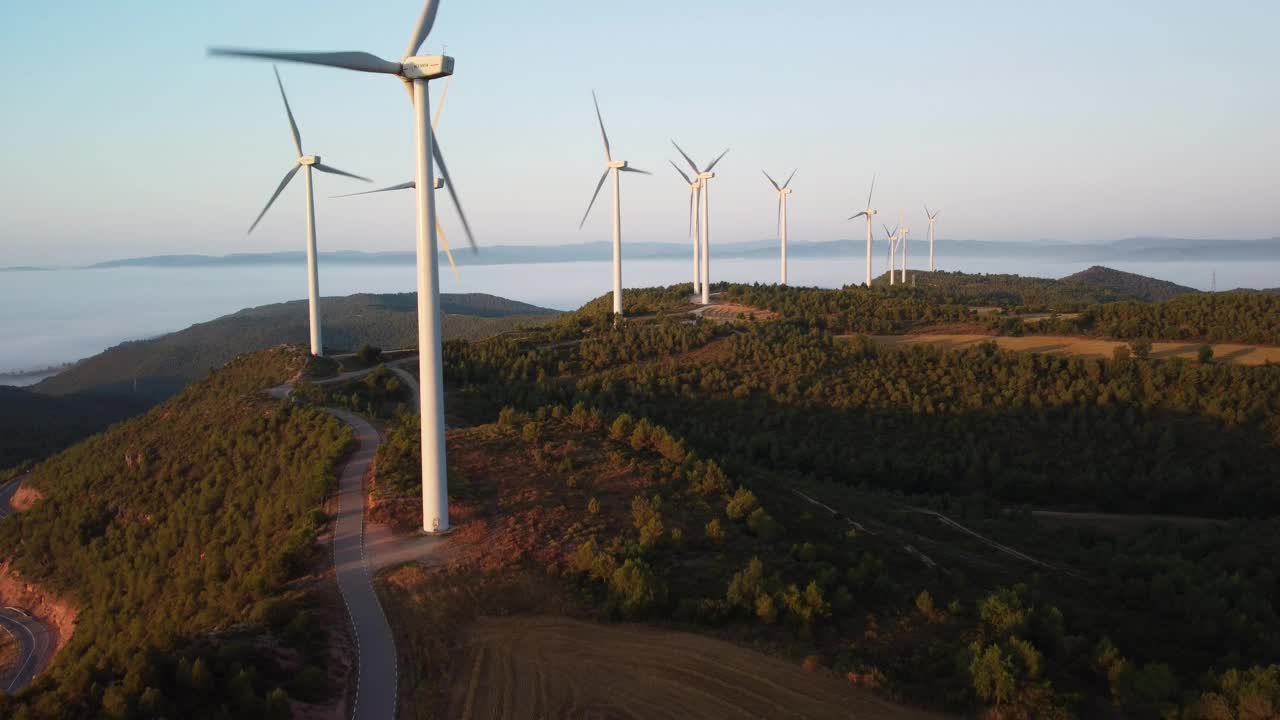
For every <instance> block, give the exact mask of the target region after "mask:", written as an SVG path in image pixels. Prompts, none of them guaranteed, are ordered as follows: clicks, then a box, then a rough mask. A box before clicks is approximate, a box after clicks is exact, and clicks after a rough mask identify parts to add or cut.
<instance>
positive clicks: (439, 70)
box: [400, 55, 453, 80]
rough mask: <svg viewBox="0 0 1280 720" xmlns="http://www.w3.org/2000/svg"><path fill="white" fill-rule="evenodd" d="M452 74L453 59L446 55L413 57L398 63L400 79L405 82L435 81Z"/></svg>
mask: <svg viewBox="0 0 1280 720" xmlns="http://www.w3.org/2000/svg"><path fill="white" fill-rule="evenodd" d="M452 74H453V58H452V57H449V56H448V55H413V56H411V57H407V58H405V59H403V60H401V61H400V77H403V78H405V79H406V80H435V79H436V78H442V77H446V76H448V75H452Z"/></svg>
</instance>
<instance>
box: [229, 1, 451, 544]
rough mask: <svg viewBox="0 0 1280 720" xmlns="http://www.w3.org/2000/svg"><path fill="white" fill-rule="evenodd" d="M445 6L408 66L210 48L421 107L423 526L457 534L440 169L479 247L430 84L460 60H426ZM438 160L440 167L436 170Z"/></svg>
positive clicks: (344, 55) (423, 23) (420, 32)
mask: <svg viewBox="0 0 1280 720" xmlns="http://www.w3.org/2000/svg"><path fill="white" fill-rule="evenodd" d="M439 8H440V3H439V0H426V4H425V5H424V6H423V8H422V13H421V14H420V15H419V16H418V21H417V23H416V24H415V25H414V28H413V33H412V34H411V35H410V36H409V46H408V48H407V49H406V50H405V54H404V56H403V57H401V58H400V60H399V61H398V62H397V61H392V60H384V59H382V58H380V57H377V56H376V55H371V54H369V53H366V52H285V51H279V50H242V49H220V48H213V49H210V50H209V54H211V55H221V56H228V55H229V56H235V57H249V58H264V59H267V60H282V61H286V62H297V63H305V64H309V65H324V66H326V67H334V68H342V69H345V70H355V71H357V72H366V73H377V74H381V75H389V76H391V77H394V78H397V79H399V80H400V81H401V82H402V83H404V85H405V88H406V89H408V90H409V91H410V97H411V98H412V101H413V131H414V141H415V151H414V160H415V162H416V164H417V169H416V172H415V175H414V187H415V188H417V192H418V221H417V230H418V233H417V234H418V241H417V255H418V377H419V379H420V382H421V392H420V393H419V394H418V398H419V417H420V418H421V428H422V527H423V530H425V531H426V532H445V531H447V530H448V529H449V484H448V471H447V464H446V459H445V443H444V353H443V348H442V341H441V329H442V328H441V323H442V317H441V313H440V273H439V261H438V257H437V255H436V223H435V219H436V197H435V189H436V183H435V175H434V164H438V165H439V166H440V174H441V175H442V176H443V177H444V179H445V189H447V190H448V191H449V196H450V198H451V199H452V200H453V204H454V206H455V207H457V208H458V216H459V218H460V219H461V220H462V227H463V230H465V231H466V233H467V240H468V241H470V243H471V247H472V249H473V250H474V249H475V238H474V236H473V235H472V233H471V226H470V225H469V224H468V223H467V217H466V215H465V214H464V213H463V212H462V207H461V205H460V204H459V202H458V195H457V183H455V182H454V179H453V177H452V175H450V173H449V168H448V166H447V165H446V164H445V161H444V153H443V152H442V151H441V150H440V143H439V141H438V140H439V139H438V138H437V137H435V133H434V132H432V131H431V125H430V124H429V123H428V122H427V118H429V117H430V115H431V112H430V107H429V105H430V96H429V95H428V93H427V83H428V82H430V81H431V80H435V79H437V78H442V77H447V76H449V75H452V74H453V64H454V63H453V58H452V57H449V56H447V55H418V51H419V50H420V49H421V48H422V44H423V43H424V42H426V40H427V35H428V34H430V32H431V28H432V26H433V25H435V21H436V12H437V11H438V10H439ZM433 160H434V164H433Z"/></svg>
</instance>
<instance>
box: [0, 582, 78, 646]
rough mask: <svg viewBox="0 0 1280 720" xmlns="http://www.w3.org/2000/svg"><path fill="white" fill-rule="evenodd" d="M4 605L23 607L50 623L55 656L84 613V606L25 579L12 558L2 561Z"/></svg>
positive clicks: (0, 590)
mask: <svg viewBox="0 0 1280 720" xmlns="http://www.w3.org/2000/svg"><path fill="white" fill-rule="evenodd" d="M0 605H7V606H11V607H16V608H22V609H23V610H25V611H26V612H27V613H29V614H30V615H31V616H32V617H34V618H35V619H37V620H39V621H40V622H42V623H44V624H45V625H46V626H48V627H49V631H50V632H52V633H53V636H54V639H53V654H54V656H55V657H56V656H57V654H58V652H59V651H61V650H62V648H63V647H65V646H66V644H67V642H68V641H70V640H71V634H72V633H73V632H75V630H76V617H77V616H78V615H79V614H80V610H79V609H77V608H76V607H74V606H72V605H71V604H70V603H68V602H66V601H64V600H62V599H61V598H58V597H55V596H54V595H53V594H51V593H48V592H45V591H44V590H43V589H41V588H40V587H39V586H37V585H34V584H32V583H29V582H27V581H25V580H23V579H22V576H20V575H19V574H18V571H17V570H15V569H14V568H13V567H12V566H10V564H9V561H8V560H6V561H4V562H0Z"/></svg>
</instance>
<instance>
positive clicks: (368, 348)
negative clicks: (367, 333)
mask: <svg viewBox="0 0 1280 720" xmlns="http://www.w3.org/2000/svg"><path fill="white" fill-rule="evenodd" d="M356 359H357V360H359V361H360V362H361V363H362V364H364V365H373V364H375V363H377V362H378V361H379V360H381V359H382V348H377V347H374V346H372V345H369V344H367V343H366V344H364V345H361V346H360V348H359V349H358V350H356Z"/></svg>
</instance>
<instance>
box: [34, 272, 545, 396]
mask: <svg viewBox="0 0 1280 720" xmlns="http://www.w3.org/2000/svg"><path fill="white" fill-rule="evenodd" d="M440 301H441V307H442V309H443V311H444V337H445V338H446V339H472V340H474V339H479V338H484V337H489V336H492V335H496V334H498V333H501V332H505V331H507V330H511V329H514V328H515V327H517V326H518V325H521V324H537V323H541V322H545V321H546V320H548V319H550V318H551V317H554V316H555V315H558V314H559V312H558V311H556V310H549V309H547V308H541V307H538V306H536V305H530V304H528V303H522V302H517V301H514V300H507V299H506V298H501V297H496V296H494V295H486V294H482V293H469V294H452V293H443V294H441V296H440ZM417 311H418V307H417V295H416V294H415V293H395V294H385V295H371V294H359V295H350V296H347V297H326V298H322V299H321V301H320V312H321V317H322V320H323V323H324V339H325V349H326V351H327V352H340V351H351V350H354V349H356V348H357V347H359V346H360V345H362V344H365V343H368V344H370V345H374V346H376V347H381V348H384V349H395V348H403V347H413V346H416V345H417V342H418V331H417ZM308 337H309V331H308V326H307V303H306V301H305V300H295V301H291V302H285V303H275V304H272V305H263V306H261V307H255V308H247V309H245V310H241V311H239V312H236V313H232V314H230V315H224V316H222V317H220V318H216V319H214V320H210V321H208V322H203V323H197V324H195V325H192V326H191V327H188V328H186V329H185V330H179V331H177V332H173V333H168V334H166V335H161V336H159V337H155V338H150V339H146V340H136V341H130V342H124V343H121V344H119V345H116V346H115V347H112V348H109V349H107V350H105V351H103V352H101V353H99V354H97V355H94V356H93V357H90V358H87V359H85V360H82V361H80V362H78V363H76V364H75V365H73V366H72V367H70V368H68V369H66V370H64V371H63V372H60V373H58V374H57V375H54V376H52V377H49V378H46V379H44V380H42V381H41V382H39V383H37V384H36V385H34V386H32V387H31V389H32V390H35V391H37V392H43V393H49V394H53V395H64V394H67V393H73V392H78V391H85V390H97V391H106V392H123V393H135V392H140V393H143V394H145V395H147V396H150V397H152V398H154V399H157V400H158V399H163V398H165V397H168V396H169V395H172V394H173V393H175V392H177V391H178V390H180V389H181V388H182V387H184V386H185V385H186V384H187V383H188V382H190V381H192V380H195V379H197V378H200V377H202V376H203V375H204V374H206V373H208V372H209V371H210V370H212V369H215V368H218V367H221V366H222V365H224V364H226V363H227V362H228V361H230V360H231V359H232V358H234V357H236V356H237V355H240V354H242V353H246V352H252V351H255V350H261V349H264V348H269V347H274V346H276V345H280V344H281V343H305V342H306V341H307V338H308Z"/></svg>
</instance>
